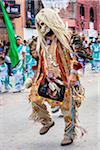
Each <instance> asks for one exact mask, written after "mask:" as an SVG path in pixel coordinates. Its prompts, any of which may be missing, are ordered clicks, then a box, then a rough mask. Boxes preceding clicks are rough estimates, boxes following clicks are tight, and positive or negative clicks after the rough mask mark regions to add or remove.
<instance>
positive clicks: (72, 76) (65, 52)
mask: <svg viewBox="0 0 100 150" xmlns="http://www.w3.org/2000/svg"><path fill="white" fill-rule="evenodd" d="M36 28H37V31H38V37H39V39H38V42H37V51H38V54H39V62H38V68H37V71H36V74H35V76H34V78H33V84H32V89H31V92H30V95H29V100H30V101H31V103H32V108H33V113H32V117H33V119H34V120H36V121H39V122H41V124H42V125H43V127H42V128H41V129H40V134H41V135H43V134H45V133H47V132H48V130H49V129H50V128H51V127H52V126H54V121H53V120H52V118H51V116H50V114H49V112H48V110H47V107H46V105H45V101H47V102H49V104H50V103H51V104H52V102H53V104H54V105H58V106H60V108H61V111H62V113H63V116H64V121H65V130H64V138H63V140H62V142H61V146H65V145H69V144H71V143H72V142H73V140H74V138H75V134H76V133H75V124H76V105H75V100H74V98H73V96H72V95H73V90H72V89H73V88H72V86H74V85H76V83H77V82H79V77H78V73H77V70H78V69H77V68H78V65H79V63H78V62H77V61H74V60H72V58H71V53H72V50H71V48H70V40H71V34H72V33H71V31H70V30H69V29H66V28H65V25H64V24H63V22H62V20H61V19H60V17H59V15H58V14H57V13H56V12H55V11H54V10H52V9H49V8H47V9H42V10H41V11H40V12H39V13H38V14H37V16H36ZM45 78H47V79H51V78H52V79H53V80H54V82H55V81H56V80H57V81H59V84H60V85H64V86H65V87H66V89H65V94H64V99H63V102H58V101H55V100H53V101H52V100H49V99H47V98H43V97H41V96H40V95H39V91H38V89H39V86H40V84H41V82H43V81H44V79H45ZM59 79H61V80H59ZM54 82H49V86H50V88H51V90H53V89H54V92H56V89H57V86H55V84H54ZM54 92H53V94H55V93H54ZM53 94H52V96H53Z"/></svg>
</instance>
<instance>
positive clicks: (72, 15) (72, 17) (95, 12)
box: [60, 0, 100, 36]
mask: <svg viewBox="0 0 100 150" xmlns="http://www.w3.org/2000/svg"><path fill="white" fill-rule="evenodd" d="M60 16H61V17H62V19H63V21H64V22H65V23H66V22H67V23H68V27H69V28H72V29H76V30H77V31H79V32H83V31H84V32H87V34H90V36H93V35H94V31H95V32H97V33H98V34H100V0H71V1H70V2H69V5H68V7H67V8H66V10H63V9H62V10H61V11H60ZM92 34H93V35H92Z"/></svg>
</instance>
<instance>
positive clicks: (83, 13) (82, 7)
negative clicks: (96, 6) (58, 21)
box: [80, 4, 85, 16]
mask: <svg viewBox="0 0 100 150" xmlns="http://www.w3.org/2000/svg"><path fill="white" fill-rule="evenodd" d="M80 15H81V16H85V10H84V5H83V4H81V6H80Z"/></svg>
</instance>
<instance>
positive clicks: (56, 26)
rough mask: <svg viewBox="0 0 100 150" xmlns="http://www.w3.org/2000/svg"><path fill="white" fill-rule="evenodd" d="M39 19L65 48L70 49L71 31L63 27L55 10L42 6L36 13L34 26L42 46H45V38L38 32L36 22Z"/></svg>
mask: <svg viewBox="0 0 100 150" xmlns="http://www.w3.org/2000/svg"><path fill="white" fill-rule="evenodd" d="M40 21H42V22H43V23H44V24H46V25H47V26H48V27H49V28H50V29H51V30H52V31H53V32H54V34H55V35H56V37H57V39H58V40H59V41H60V43H61V44H62V45H63V46H64V47H65V48H66V49H67V50H70V39H71V35H72V32H71V31H70V30H69V29H66V28H65V25H64V23H63V21H62V20H61V18H60V17H59V15H58V13H57V12H56V11H54V10H53V9H50V8H44V9H42V10H41V11H40V12H39V13H38V14H37V15H36V28H37V32H38V36H39V39H40V42H41V44H42V47H44V48H46V45H45V39H44V37H43V35H42V33H41V32H40V28H39V24H38V23H39V22H40Z"/></svg>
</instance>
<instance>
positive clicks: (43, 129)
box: [39, 121, 55, 135]
mask: <svg viewBox="0 0 100 150" xmlns="http://www.w3.org/2000/svg"><path fill="white" fill-rule="evenodd" d="M54 124H55V123H54V121H51V122H50V123H48V124H45V125H43V127H42V128H41V129H40V132H39V133H40V134H41V135H43V134H46V133H47V132H48V131H49V129H50V128H51V127H53V126H54Z"/></svg>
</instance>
